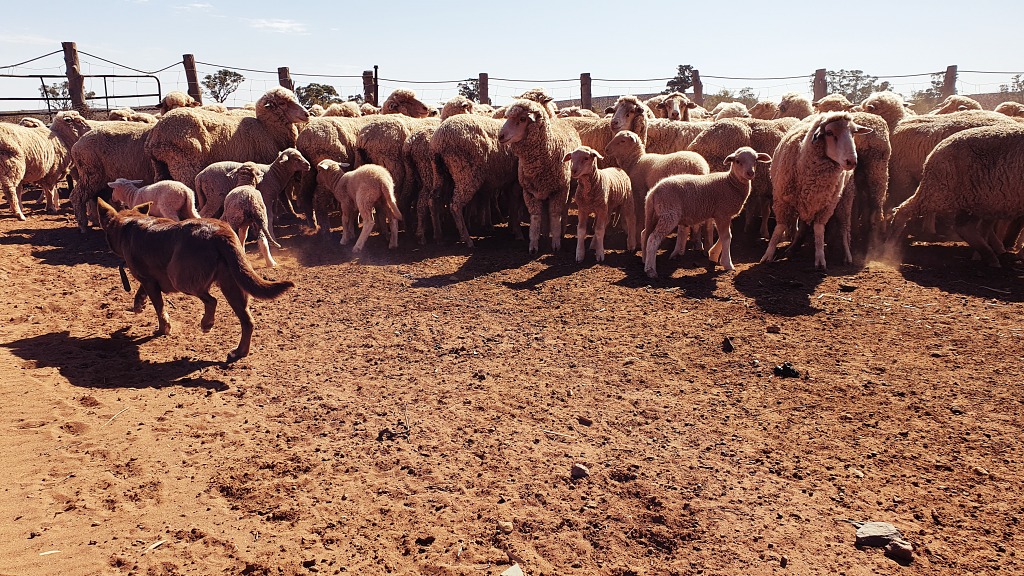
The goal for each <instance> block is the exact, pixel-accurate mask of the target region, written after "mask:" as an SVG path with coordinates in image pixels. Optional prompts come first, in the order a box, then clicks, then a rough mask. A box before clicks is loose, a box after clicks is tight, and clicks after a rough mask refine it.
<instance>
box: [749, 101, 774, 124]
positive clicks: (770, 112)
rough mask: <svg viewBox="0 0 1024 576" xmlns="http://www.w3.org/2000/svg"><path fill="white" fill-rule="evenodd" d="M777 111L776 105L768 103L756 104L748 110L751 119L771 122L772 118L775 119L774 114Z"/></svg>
mask: <svg viewBox="0 0 1024 576" xmlns="http://www.w3.org/2000/svg"><path fill="white" fill-rule="evenodd" d="M778 111H779V106H778V104H775V103H774V102H768V101H761V102H758V103H757V104H754V106H753V107H752V108H751V109H750V110H749V112H750V117H751V118H760V119H761V120H771V119H772V118H775V114H776V113H777V112H778Z"/></svg>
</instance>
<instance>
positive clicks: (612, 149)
mask: <svg viewBox="0 0 1024 576" xmlns="http://www.w3.org/2000/svg"><path fill="white" fill-rule="evenodd" d="M642 146H643V143H642V142H640V137H639V136H637V135H636V134H635V133H633V132H630V131H629V130H621V131H619V132H618V133H617V134H615V136H614V137H613V138H612V139H611V140H609V141H608V143H607V144H605V146H604V152H605V154H608V155H609V156H611V157H612V158H622V157H623V156H625V155H626V154H627V153H628V152H635V151H637V150H639V149H640V148H641V147H642Z"/></svg>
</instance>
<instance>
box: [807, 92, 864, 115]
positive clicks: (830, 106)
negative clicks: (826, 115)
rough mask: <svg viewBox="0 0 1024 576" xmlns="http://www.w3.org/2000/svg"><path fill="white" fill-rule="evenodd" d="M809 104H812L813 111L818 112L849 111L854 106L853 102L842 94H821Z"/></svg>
mask: <svg viewBox="0 0 1024 576" xmlns="http://www.w3.org/2000/svg"><path fill="white" fill-rule="evenodd" d="M811 106H813V107H814V111H815V112H818V113H821V112H851V111H852V110H853V108H854V106H853V103H852V102H850V101H849V100H848V99H847V98H846V96H843V95H842V94H829V95H828V96H823V97H821V98H819V99H817V100H815V101H814V102H812V103H811Z"/></svg>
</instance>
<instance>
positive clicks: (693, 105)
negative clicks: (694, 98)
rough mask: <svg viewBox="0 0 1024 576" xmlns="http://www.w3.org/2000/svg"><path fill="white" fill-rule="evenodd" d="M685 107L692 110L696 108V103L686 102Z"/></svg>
mask: <svg viewBox="0 0 1024 576" xmlns="http://www.w3.org/2000/svg"><path fill="white" fill-rule="evenodd" d="M686 107H687V108H690V109H691V110H692V109H693V108H696V107H697V103H696V102H687V103H686Z"/></svg>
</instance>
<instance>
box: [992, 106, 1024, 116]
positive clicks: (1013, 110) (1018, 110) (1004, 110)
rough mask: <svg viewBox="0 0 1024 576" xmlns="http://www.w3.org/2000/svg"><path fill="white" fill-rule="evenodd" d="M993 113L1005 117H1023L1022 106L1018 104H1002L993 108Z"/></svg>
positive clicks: (1023, 110) (1023, 108)
mask: <svg viewBox="0 0 1024 576" xmlns="http://www.w3.org/2000/svg"><path fill="white" fill-rule="evenodd" d="M993 111H994V112H999V113H1000V114H1006V115H1007V116H1011V117H1015V118H1021V117H1024V104H1021V103H1020V102H1003V103H1001V104H999V105H998V106H996V107H995V110H993Z"/></svg>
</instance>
